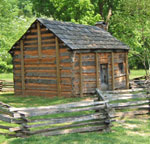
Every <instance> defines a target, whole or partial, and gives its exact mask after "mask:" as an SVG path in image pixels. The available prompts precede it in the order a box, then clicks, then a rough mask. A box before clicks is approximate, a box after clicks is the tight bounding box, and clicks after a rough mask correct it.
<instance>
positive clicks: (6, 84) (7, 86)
mask: <svg viewBox="0 0 150 144" xmlns="http://www.w3.org/2000/svg"><path fill="white" fill-rule="evenodd" d="M13 88H14V83H13V82H10V81H4V80H0V91H9V90H12V89H13Z"/></svg>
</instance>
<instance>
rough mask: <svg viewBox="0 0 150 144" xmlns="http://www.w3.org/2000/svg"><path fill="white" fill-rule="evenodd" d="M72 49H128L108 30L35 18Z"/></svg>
mask: <svg viewBox="0 0 150 144" xmlns="http://www.w3.org/2000/svg"><path fill="white" fill-rule="evenodd" d="M37 20H38V21H39V22H41V23H42V24H43V25H44V26H45V27H47V28H48V29H49V30H50V31H52V32H53V33H54V34H55V35H56V36H57V37H58V38H60V39H61V40H62V41H63V42H64V43H65V44H66V45H67V46H68V47H70V48H71V49H72V50H76V49H127V50H128V49H129V47H128V46H126V45H125V44H123V43H122V42H120V41H119V40H117V39H116V38H115V37H113V36H112V35H111V34H110V33H109V32H107V31H105V30H103V29H101V28H99V27H97V26H88V25H81V24H74V23H69V22H60V21H50V20H46V19H41V18H38V19H37Z"/></svg>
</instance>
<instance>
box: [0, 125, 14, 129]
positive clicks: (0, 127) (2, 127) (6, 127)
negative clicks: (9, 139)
mask: <svg viewBox="0 0 150 144" xmlns="http://www.w3.org/2000/svg"><path fill="white" fill-rule="evenodd" d="M10 128H12V127H10V126H3V125H0V129H6V130H9V129H10Z"/></svg>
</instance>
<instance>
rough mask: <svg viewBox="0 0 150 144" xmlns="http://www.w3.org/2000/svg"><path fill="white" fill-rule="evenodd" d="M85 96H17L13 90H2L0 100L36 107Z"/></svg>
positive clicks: (14, 104)
mask: <svg viewBox="0 0 150 144" xmlns="http://www.w3.org/2000/svg"><path fill="white" fill-rule="evenodd" d="M82 99H83V98H63V97H62V98H58V97H54V98H48V97H35V96H24V97H23V96H15V95H14V93H13V92H9V93H8V92H3V93H2V92H0V101H3V102H4V103H8V104H10V105H11V106H14V107H36V106H43V105H45V106H47V105H55V104H63V103H69V102H76V101H80V100H82Z"/></svg>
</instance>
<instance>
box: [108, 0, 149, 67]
mask: <svg viewBox="0 0 150 144" xmlns="http://www.w3.org/2000/svg"><path fill="white" fill-rule="evenodd" d="M148 17H150V3H149V0H135V1H133V0H122V1H120V4H119V5H118V7H117V9H116V11H114V13H113V16H112V17H111V21H110V28H109V31H110V32H111V33H113V35H114V36H116V37H117V38H119V39H120V40H121V41H123V42H124V43H126V44H127V45H129V46H130V48H131V52H130V55H129V57H130V61H129V62H130V64H131V66H132V68H134V67H133V66H134V65H137V67H138V65H139V66H140V65H143V66H144V67H145V66H146V67H145V68H147V64H148V61H149V59H150V35H149V34H150V19H148Z"/></svg>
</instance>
